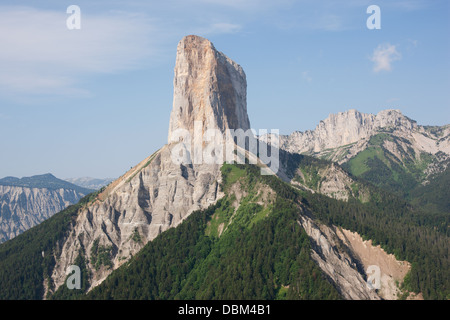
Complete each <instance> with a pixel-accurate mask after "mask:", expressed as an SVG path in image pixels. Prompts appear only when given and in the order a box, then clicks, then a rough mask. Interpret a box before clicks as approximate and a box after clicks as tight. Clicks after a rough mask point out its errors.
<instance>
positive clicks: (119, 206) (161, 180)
mask: <svg viewBox="0 0 450 320" xmlns="http://www.w3.org/2000/svg"><path fill="white" fill-rule="evenodd" d="M174 73H175V75H174V97H173V109H172V113H171V117H170V124H169V144H168V145H165V146H164V147H163V148H161V149H160V150H159V151H157V152H155V153H154V154H153V155H151V156H149V157H148V158H147V159H145V160H143V161H142V162H141V163H140V164H138V165H137V166H135V167H134V168H132V169H131V170H130V171H129V172H127V173H126V174H125V175H123V176H122V177H120V178H119V179H117V180H116V181H114V182H112V183H111V184H110V185H109V186H108V187H107V188H106V189H105V190H104V191H103V192H102V193H101V194H99V196H98V198H97V200H96V201H94V202H93V203H91V204H89V205H88V206H87V207H86V208H84V209H83V210H82V211H81V212H80V213H79V215H78V218H77V221H76V223H75V224H74V227H73V229H72V230H71V231H70V233H69V236H68V238H67V239H65V241H64V243H63V244H62V246H61V247H60V248H59V250H58V252H57V253H56V254H55V258H56V266H55V268H54V270H53V274H52V281H53V283H54V288H55V289H57V288H58V287H59V286H61V285H62V284H63V283H64V281H65V278H66V270H67V268H68V267H69V266H70V265H71V264H73V263H74V261H75V259H76V258H77V257H78V255H79V254H80V253H81V254H83V256H84V258H85V259H86V261H87V263H88V265H87V266H88V268H89V270H90V272H91V280H90V287H91V288H92V287H94V286H96V285H98V284H99V283H101V282H102V281H103V280H104V279H105V278H106V277H107V276H108V275H109V274H110V273H111V272H112V270H114V269H115V268H117V267H119V266H120V265H121V264H123V263H124V262H126V261H127V260H128V259H129V258H130V257H131V256H132V255H134V254H135V253H137V252H138V251H139V250H140V249H141V248H142V247H143V246H144V245H145V244H146V243H147V242H148V241H151V240H153V239H154V238H155V237H156V236H158V235H159V234H160V233H161V232H163V231H165V230H167V229H168V228H171V227H175V226H177V225H178V224H179V223H181V222H182V221H183V220H184V219H186V218H187V217H188V216H189V215H190V214H191V213H192V212H193V211H195V210H198V209H205V208H207V207H208V206H209V205H211V204H213V203H215V202H216V201H217V200H218V199H219V198H221V197H222V196H223V194H222V193H221V192H220V191H219V184H220V183H221V173H220V164H207V163H199V164H197V163H184V162H183V163H179V162H177V161H174V157H173V153H172V150H173V148H174V145H177V144H178V139H177V138H178V137H175V138H174V137H173V135H174V133H175V135H176V134H177V133H176V132H177V129H183V130H186V131H187V132H189V134H190V135H191V137H193V141H192V142H193V143H194V144H195V143H197V144H198V143H200V145H203V141H204V137H203V134H204V133H205V132H206V131H207V130H208V129H217V130H219V131H220V132H224V131H225V130H226V129H239V128H240V129H244V130H247V129H249V127H250V123H249V120H248V116H247V107H246V80H245V73H244V71H243V70H242V68H241V67H240V66H239V65H238V64H236V63H235V62H233V61H232V60H231V59H229V58H228V57H226V56H225V55H224V54H222V53H220V52H218V51H216V50H215V48H214V46H213V45H212V43H211V42H209V41H208V40H206V39H204V38H201V37H198V36H187V37H184V38H183V39H182V40H181V41H180V43H179V44H178V48H177V60H176V66H175V71H174ZM196 122H197V123H198V122H199V123H200V126H199V127H195V123H196ZM194 130H198V131H199V132H194ZM195 139H197V140H195ZM185 142H186V141H185ZM188 157H189V155H188ZM99 252H102V255H103V257H105V256H106V259H103V258H102V259H100V258H99Z"/></svg>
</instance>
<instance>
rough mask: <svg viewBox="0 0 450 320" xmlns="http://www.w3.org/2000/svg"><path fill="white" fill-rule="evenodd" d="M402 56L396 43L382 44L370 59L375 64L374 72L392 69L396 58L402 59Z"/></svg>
mask: <svg viewBox="0 0 450 320" xmlns="http://www.w3.org/2000/svg"><path fill="white" fill-rule="evenodd" d="M401 58H402V56H401V54H400V53H399V52H398V51H397V48H396V46H395V45H391V44H389V43H386V44H380V45H379V46H378V47H377V48H376V49H375V50H374V52H373V54H372V56H371V57H370V60H372V61H373V62H374V63H375V64H374V66H373V71H374V72H380V71H391V70H392V62H393V61H395V60H400V59H401Z"/></svg>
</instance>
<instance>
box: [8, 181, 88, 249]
mask: <svg viewBox="0 0 450 320" xmlns="http://www.w3.org/2000/svg"><path fill="white" fill-rule="evenodd" d="M84 196H85V194H83V193H80V192H77V191H75V190H72V189H63V188H59V189H49V188H27V187H20V186H2V185H0V243H2V242H4V241H7V240H9V239H12V238H14V237H16V236H17V235H19V234H21V233H22V232H24V231H26V230H28V229H30V228H31V227H34V226H35V225H37V224H39V223H41V222H42V221H44V220H46V219H48V218H50V217H51V216H52V215H54V214H55V213H57V212H59V211H61V210H63V209H65V208H66V207H68V206H69V205H71V204H75V203H77V202H78V201H79V200H80V199H81V198H82V197H84Z"/></svg>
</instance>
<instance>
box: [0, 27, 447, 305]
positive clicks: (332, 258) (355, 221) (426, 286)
mask: <svg viewBox="0 0 450 320" xmlns="http://www.w3.org/2000/svg"><path fill="white" fill-rule="evenodd" d="M173 84H174V96H173V106H172V113H171V116H170V122H169V139H168V143H167V144H166V145H164V146H162V147H161V148H160V149H159V150H156V151H154V152H149V153H148V154H149V156H148V157H147V158H145V159H143V160H142V161H141V162H140V163H138V164H137V165H135V166H134V167H132V168H131V169H130V170H129V171H128V172H126V173H124V174H123V175H122V176H121V177H119V178H118V179H116V180H114V181H113V182H111V183H109V184H108V186H106V187H105V188H101V189H100V190H97V191H96V192H93V193H91V194H89V195H88V196H86V197H84V198H83V199H81V200H80V201H79V202H78V203H77V204H75V205H73V206H70V207H68V208H66V209H65V210H63V211H61V212H59V213H57V214H54V215H53V216H52V217H51V218H48V219H47V220H45V221H44V222H42V223H40V224H39V225H37V226H35V227H33V228H31V229H30V230H28V231H26V232H24V233H23V234H21V235H19V236H17V237H15V238H14V239H12V240H10V241H7V242H6V243H3V244H2V245H0V299H155V300H165V299H184V300H193V299H205V300H210V299H219V300H220V299H230V300H235V299H247V300H249V299H260V300H261V299H263V300H269V299H281V300H283V299H349V300H359V299H364V300H380V299H443V300H448V299H450V264H449V261H450V260H449V256H448V254H449V253H448V249H449V243H450V238H449V228H448V226H449V222H450V206H449V201H448V199H449V196H448V190H449V189H450V175H449V168H448V159H449V152H450V150H449V145H450V142H449V139H450V138H449V126H448V125H447V126H442V127H426V126H418V125H417V124H416V122H415V121H413V120H411V119H409V118H407V117H406V116H404V115H402V114H401V113H400V112H399V111H397V110H384V111H382V112H380V113H379V114H377V115H371V114H363V113H360V112H358V111H356V110H349V111H346V112H342V113H339V114H337V115H330V116H329V117H328V118H327V119H325V120H323V121H321V122H320V123H319V125H318V126H317V128H316V129H315V130H313V131H306V132H294V133H293V134H291V135H289V136H281V137H280V148H275V147H273V148H272V149H271V154H279V157H278V159H277V160H279V161H278V162H279V166H278V167H277V166H274V168H278V169H279V170H273V171H272V172H271V171H270V170H271V166H269V164H268V163H267V161H265V160H264V161H265V162H264V161H263V160H262V159H263V157H264V155H263V152H262V151H263V149H262V148H264V147H266V146H267V145H266V144H265V143H272V142H273V139H274V136H271V135H267V136H264V137H259V139H260V141H259V142H261V144H260V143H258V149H257V150H245V148H244V147H243V146H239V145H236V144H234V143H233V140H232V141H231V143H230V144H231V147H233V150H232V152H230V154H231V155H232V156H233V157H234V156H235V157H234V160H236V159H243V160H246V161H244V163H242V164H236V163H224V162H223V161H222V162H220V163H217V162H214V163H207V162H205V161H199V162H195V161H194V162H193V163H192V162H189V161H187V162H183V161H181V162H178V161H174V154H175V155H177V153H178V154H180V151H182V153H183V156H184V157H183V159H182V160H186V159H187V160H189V159H191V158H192V156H194V157H196V156H198V154H195V152H196V150H195V149H196V148H194V150H193V152H190V151H189V150H190V148H191V145H190V144H189V136H191V137H193V140H194V147H195V146H196V147H197V148H198V147H199V146H203V145H204V144H203V142H204V141H202V139H203V138H205V140H206V139H207V138H206V137H203V136H202V133H206V132H207V131H209V130H208V129H214V130H215V132H220V133H225V132H226V131H229V129H231V130H233V129H247V128H251V126H250V121H249V119H248V115H247V105H246V88H247V82H246V76H245V73H244V71H243V69H242V67H241V66H239V65H238V64H237V63H236V62H234V61H233V60H231V59H230V58H228V57H227V56H225V55H224V54H223V53H221V52H219V51H217V50H216V49H215V47H214V46H213V44H212V43H211V42H210V41H209V40H207V39H204V38H202V37H198V36H193V35H190V36H186V37H184V38H183V39H182V40H181V41H180V42H179V44H178V47H177V58H176V62H175V70H174V82H173ZM275 107H276V106H274V108H275ZM287 116H289V115H287ZM180 131H181V132H184V133H186V132H187V133H188V134H186V136H183V137H182V138H183V139H181V140H180V139H179V138H180V135H179V134H180ZM210 132H211V131H210ZM172 138H173V139H172ZM249 145H250V143H249ZM176 147H178V148H177V149H175V148H176ZM208 147H209V146H208ZM222 147H223V145H219V148H217V149H214V150H213V151H214V154H216V152H217V153H220V150H221V148H222ZM228 147H229V146H227V148H228ZM174 150H176V151H175V152H174ZM208 151H211V149H208ZM254 151H256V152H254ZM265 151H267V150H265ZM206 155H208V154H206ZM266 156H267V155H266ZM250 160H252V161H250ZM253 160H255V161H254V162H253ZM272 161H273V162H276V161H275V159H274V158H273V159H272ZM234 162H236V161H234ZM251 163H254V164H251ZM271 165H272V163H271ZM262 171H264V172H265V173H272V174H268V175H264V174H261V172H262ZM9 180H11V179H9ZM49 180H51V178H49ZM12 182H13V183H14V179H12ZM66 183H68V182H66ZM6 188H12V187H11V186H8V187H6ZM16 188H25V187H23V186H21V187H16ZM39 190H41V189H39ZM64 190H65V189H64ZM16 198H20V197H16ZM22 198H23V196H22ZM30 199H31V197H30ZM20 202H21V200H20V199H18V200H16V201H15V203H20ZM9 210H10V209H9ZM5 212H6V217H8V218H9V219H10V220H11V215H9V211H5ZM2 214H3V211H2ZM12 220H13V221H14V219H12ZM73 265H76V266H78V267H79V270H80V274H79V277H80V278H79V280H80V289H73V288H70V287H69V286H67V285H66V284H67V281H68V279H69V278H68V273H67V271H68V270H70V269H69V268H72V266H73ZM377 270H378V271H377ZM372 271H375V272H372Z"/></svg>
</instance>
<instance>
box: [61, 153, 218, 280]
mask: <svg viewBox="0 0 450 320" xmlns="http://www.w3.org/2000/svg"><path fill="white" fill-rule="evenodd" d="M220 181H221V175H220V167H219V166H218V165H193V166H183V165H177V164H174V163H173V162H172V160H171V156H170V148H169V146H165V147H163V148H162V149H161V150H160V151H158V152H157V153H156V154H154V155H152V156H151V157H149V158H147V159H145V160H144V161H142V162H141V164H139V165H138V166H137V168H135V169H134V171H132V172H131V175H130V174H126V175H124V176H123V177H121V178H119V179H118V180H117V181H116V182H115V184H114V185H111V189H107V190H105V192H106V193H107V196H106V197H105V199H104V200H103V201H102V200H96V201H95V202H94V203H92V204H90V205H89V206H87V207H86V208H85V209H83V210H82V211H81V212H80V213H79V215H78V217H77V220H76V223H75V225H74V227H73V229H72V230H71V232H70V234H69V236H68V238H67V239H66V240H65V241H64V244H63V246H62V248H61V250H60V253H59V254H57V265H56V267H55V269H54V272H53V275H52V279H53V281H54V283H55V286H56V288H58V287H59V286H60V285H62V284H63V283H64V280H65V277H66V275H65V271H66V269H67V268H68V266H69V265H71V264H73V263H74V261H75V259H76V257H77V256H78V254H79V252H80V250H82V251H84V254H85V258H87V261H89V263H88V267H89V269H90V270H91V272H92V279H91V285H92V287H94V286H96V285H98V284H99V283H100V282H102V281H103V280H104V279H105V278H106V277H107V276H108V275H109V274H110V273H111V271H112V270H113V269H115V268H117V267H119V266H120V265H121V264H122V263H123V262H125V261H127V260H128V259H129V258H130V257H131V256H132V255H134V254H135V253H137V252H138V251H139V250H140V249H141V248H142V247H143V246H144V245H145V244H146V243H147V242H148V241H151V240H153V239H154V238H155V237H156V236H158V235H159V234H160V233H161V232H164V231H166V230H167V229H169V228H171V227H175V226H177V225H178V224H179V223H181V222H182V221H183V220H184V219H186V218H187V217H188V216H189V214H190V213H192V212H193V211H194V210H197V209H204V208H206V207H208V206H209V205H210V204H213V203H215V202H216V201H217V199H218V198H220V197H221V196H222V194H221V193H220V192H219V183H220ZM99 198H101V196H100V197H99ZM96 240H98V245H99V246H101V247H103V248H110V251H109V259H110V261H111V263H112V266H107V265H100V266H97V267H96V266H95V261H94V260H95V259H94V257H93V254H92V247H93V245H94V242H95V241H96Z"/></svg>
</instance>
